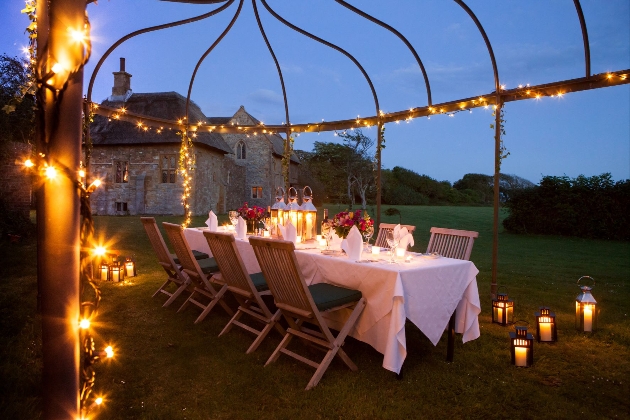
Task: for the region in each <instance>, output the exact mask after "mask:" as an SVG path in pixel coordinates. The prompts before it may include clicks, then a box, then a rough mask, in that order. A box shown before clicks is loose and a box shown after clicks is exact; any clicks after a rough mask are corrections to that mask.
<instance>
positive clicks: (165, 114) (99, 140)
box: [90, 92, 232, 153]
mask: <svg viewBox="0 0 630 420" xmlns="http://www.w3.org/2000/svg"><path fill="white" fill-rule="evenodd" d="M103 105H107V106H111V107H121V106H123V105H124V106H125V108H126V109H128V110H129V111H131V112H134V113H137V114H141V115H148V116H151V117H156V118H162V119H167V120H178V119H181V118H182V117H184V116H185V114H186V98H184V97H183V96H182V95H180V94H179V93H177V92H158V93H134V94H132V95H131V96H130V97H129V99H127V101H125V102H124V103H123V102H111V101H108V100H106V101H103ZM188 115H189V118H190V121H192V122H199V121H207V120H208V118H207V117H206V116H205V115H204V114H203V112H201V109H200V108H199V107H198V106H197V105H196V104H195V103H194V102H192V101H191V102H190V106H189V110H188ZM219 118H222V117H219ZM226 119H227V121H229V117H226ZM90 134H91V138H92V144H94V145H95V146H103V145H121V144H123V145H124V144H129V145H131V144H156V143H180V142H181V138H180V137H179V136H178V135H177V132H176V131H175V130H164V131H162V132H161V133H157V132H156V131H154V130H149V131H146V132H145V131H143V130H142V129H139V128H138V127H136V126H135V125H134V124H132V123H129V122H125V121H110V120H108V118H106V117H102V116H100V115H95V116H94V122H93V123H92V125H91V127H90ZM193 142H194V143H195V144H197V145H205V146H207V147H210V148H213V149H216V150H218V151H220V152H223V153H232V149H230V147H229V146H228V144H227V143H226V142H225V140H224V139H223V137H222V136H221V135H220V134H217V133H203V132H200V133H198V134H197V137H196V138H195V139H194V140H193Z"/></svg>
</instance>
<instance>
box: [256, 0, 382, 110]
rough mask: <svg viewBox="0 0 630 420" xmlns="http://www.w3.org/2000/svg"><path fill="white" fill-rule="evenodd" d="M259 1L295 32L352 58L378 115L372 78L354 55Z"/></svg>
mask: <svg viewBox="0 0 630 420" xmlns="http://www.w3.org/2000/svg"><path fill="white" fill-rule="evenodd" d="M260 1H261V3H262V4H263V6H265V9H267V11H268V12H269V13H271V14H272V15H273V16H274V17H275V18H276V19H278V20H279V21H280V22H282V23H284V24H285V25H286V26H288V27H289V28H291V29H293V30H294V31H296V32H299V33H301V34H302V35H305V36H307V37H309V38H311V39H313V40H315V41H317V42H319V43H321V44H324V45H326V46H327V47H330V48H332V49H334V50H337V51H339V52H340V53H342V54H343V55H345V56H346V57H348V58H349V59H350V60H352V62H353V63H354V64H355V65H356V66H357V67H358V68H359V70H360V71H361V73H363V77H365V80H366V81H367V82H368V85H370V89H371V90H372V96H373V97H374V104H375V106H376V115H379V111H380V107H379V104H378V96H377V95H376V90H375V89H374V85H373V84H372V80H371V79H370V76H369V75H368V74H367V72H366V71H365V69H364V68H363V66H362V65H361V63H359V61H357V59H356V58H354V56H353V55H352V54H350V53H349V52H347V51H346V50H344V49H343V48H341V47H338V46H337V45H335V44H333V43H331V42H328V41H326V40H324V39H322V38H320V37H318V36H316V35H313V34H311V33H310V32H307V31H305V30H304V29H301V28H298V27H297V26H295V25H293V24H292V23H291V22H289V21H287V20H285V19H284V18H283V17H282V16H280V15H279V14H277V13H276V12H275V11H274V10H273V9H272V8H271V7H269V5H268V4H267V1H266V0H260Z"/></svg>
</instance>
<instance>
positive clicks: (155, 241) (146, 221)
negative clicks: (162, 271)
mask: <svg viewBox="0 0 630 420" xmlns="http://www.w3.org/2000/svg"><path fill="white" fill-rule="evenodd" d="M140 220H141V221H142V225H143V226H144V230H145V231H146V232H147V236H148V237H149V241H150V242H151V246H152V247H153V251H154V252H155V255H156V256H157V258H158V261H159V262H160V265H162V266H163V267H164V266H165V265H167V266H169V267H172V266H174V265H175V264H174V263H173V257H172V256H171V253H170V252H168V248H167V247H166V243H165V242H164V238H163V237H162V234H161V233H160V230H159V228H158V225H157V223H156V221H155V218H153V217H141V218H140ZM165 268H166V267H165Z"/></svg>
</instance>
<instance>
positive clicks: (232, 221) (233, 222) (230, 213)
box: [228, 210, 238, 228]
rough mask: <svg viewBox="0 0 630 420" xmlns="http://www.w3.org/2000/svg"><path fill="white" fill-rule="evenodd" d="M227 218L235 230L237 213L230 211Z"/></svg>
mask: <svg viewBox="0 0 630 420" xmlns="http://www.w3.org/2000/svg"><path fill="white" fill-rule="evenodd" d="M228 217H229V218H230V222H231V223H232V226H234V228H236V224H237V223H238V212H237V211H234V210H230V211H229V212H228Z"/></svg>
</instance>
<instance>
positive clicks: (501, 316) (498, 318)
mask: <svg viewBox="0 0 630 420" xmlns="http://www.w3.org/2000/svg"><path fill="white" fill-rule="evenodd" d="M499 288H501V287H499ZM497 290H498V289H497ZM492 322H494V323H497V324H499V325H503V326H505V325H509V324H512V323H514V301H513V300H512V299H509V296H508V294H507V293H497V297H496V298H495V299H492Z"/></svg>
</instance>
